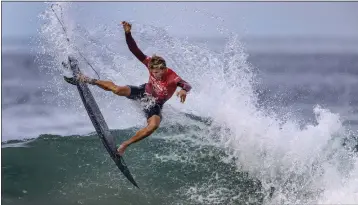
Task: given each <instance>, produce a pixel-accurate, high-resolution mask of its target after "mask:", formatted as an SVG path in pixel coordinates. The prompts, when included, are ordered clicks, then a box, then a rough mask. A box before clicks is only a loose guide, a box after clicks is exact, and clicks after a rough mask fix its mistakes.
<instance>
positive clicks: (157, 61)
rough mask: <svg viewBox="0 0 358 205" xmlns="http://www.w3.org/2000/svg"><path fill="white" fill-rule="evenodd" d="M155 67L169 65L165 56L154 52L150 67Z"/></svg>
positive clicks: (163, 67) (161, 67)
mask: <svg viewBox="0 0 358 205" xmlns="http://www.w3.org/2000/svg"><path fill="white" fill-rule="evenodd" d="M155 68H159V69H165V68H167V65H166V63H165V60H164V58H162V57H160V56H157V55H155V54H154V55H153V56H152V58H151V59H150V61H149V69H155Z"/></svg>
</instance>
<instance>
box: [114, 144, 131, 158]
mask: <svg viewBox="0 0 358 205" xmlns="http://www.w3.org/2000/svg"><path fill="white" fill-rule="evenodd" d="M127 147H128V144H127V143H125V142H123V143H122V144H121V145H120V146H119V147H118V149H117V153H118V154H119V155H120V156H123V154H124V151H125V150H126V148H127Z"/></svg>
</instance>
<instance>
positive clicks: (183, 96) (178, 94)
mask: <svg viewBox="0 0 358 205" xmlns="http://www.w3.org/2000/svg"><path fill="white" fill-rule="evenodd" d="M177 96H178V97H180V102H181V103H184V102H185V99H186V91H185V90H181V91H179V92H177Z"/></svg>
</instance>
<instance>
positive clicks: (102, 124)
mask: <svg viewBox="0 0 358 205" xmlns="http://www.w3.org/2000/svg"><path fill="white" fill-rule="evenodd" d="M62 65H63V66H68V67H69V68H70V69H71V70H72V72H73V77H74V78H72V79H71V78H67V77H64V78H65V81H66V82H68V83H70V84H73V85H76V86H77V89H78V92H79V94H80V96H81V99H82V102H83V105H84V106H85V108H86V111H87V114H88V116H89V118H90V119H91V121H92V124H93V126H94V128H95V129H96V132H97V134H98V136H99V138H100V139H101V141H102V143H103V145H104V147H105V148H106V150H107V152H108V153H109V155H110V157H111V158H112V160H113V161H114V162H115V164H116V165H117V167H118V168H119V170H120V171H121V172H122V173H123V175H124V176H125V177H126V178H127V179H128V180H129V181H130V182H131V183H132V184H133V185H134V186H136V187H137V188H139V187H138V185H137V183H136V182H135V180H134V178H133V176H132V174H131V173H130V172H129V169H128V167H127V166H126V164H125V162H124V160H123V157H121V156H119V155H117V147H116V143H115V139H114V137H113V135H112V134H111V132H110V130H109V128H108V126H107V123H106V121H105V120H104V118H103V115H102V113H101V111H100V109H99V107H98V105H97V103H96V101H95V99H94V97H93V95H92V93H91V91H90V89H89V88H88V86H87V84H86V83H81V82H75V81H73V79H76V78H77V76H78V75H79V74H80V73H81V71H80V69H79V66H78V61H77V60H76V59H75V58H74V57H71V56H69V57H68V64H67V65H66V64H65V63H62Z"/></svg>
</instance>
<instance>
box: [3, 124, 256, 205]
mask: <svg viewBox="0 0 358 205" xmlns="http://www.w3.org/2000/svg"><path fill="white" fill-rule="evenodd" d="M195 129H197V128H195V127H191V128H186V127H182V126H179V125H178V126H177V127H176V126H173V127H170V128H161V129H159V130H158V131H157V132H156V133H155V134H154V135H153V136H151V137H149V138H147V139H145V140H143V141H141V142H139V143H137V144H135V145H132V146H131V147H129V148H128V149H127V151H126V153H125V161H126V164H127V165H128V167H129V169H130V171H131V173H132V174H133V176H134V178H135V180H136V181H137V183H138V184H139V186H140V188H141V189H140V190H138V189H136V188H135V187H134V186H133V185H132V184H130V182H128V181H127V179H126V178H125V177H124V176H123V175H122V173H121V172H120V171H119V170H118V168H117V167H116V166H115V165H114V163H113V161H112V160H111V159H110V157H109V155H108V154H107V152H106V151H105V149H104V147H103V145H102V144H101V142H100V140H99V139H98V137H97V136H96V135H92V136H55V135H41V136H40V137H38V138H36V139H33V140H30V141H27V142H26V143H23V142H20V145H17V146H11V145H14V144H16V143H19V142H16V141H12V142H7V143H3V144H2V200H1V201H2V204H19V205H20V204H34V205H35V204H52V205H57V204H58V205H60V204H89V205H90V204H99V203H101V204H260V202H261V200H262V197H263V195H262V194H261V193H260V192H261V191H260V187H261V186H260V183H259V182H257V181H256V180H252V179H249V177H248V176H247V174H245V173H241V172H238V171H237V169H236V166H235V165H234V164H230V163H224V162H222V160H220V158H221V157H223V156H224V153H223V152H222V151H220V150H219V149H217V148H214V147H210V146H198V145H195V144H193V143H191V142H190V141H185V140H182V141H175V140H168V139H166V138H165V136H166V135H168V136H169V135H173V134H175V133H180V134H184V135H185V134H187V135H189V131H190V130H191V131H193V130H195ZM112 132H113V134H114V136H116V139H117V140H118V142H120V141H122V140H124V139H127V138H129V137H130V136H131V135H132V134H133V133H134V132H135V129H128V130H115V131H112ZM156 136H164V137H156ZM193 137H194V138H195V136H193Z"/></svg>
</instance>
